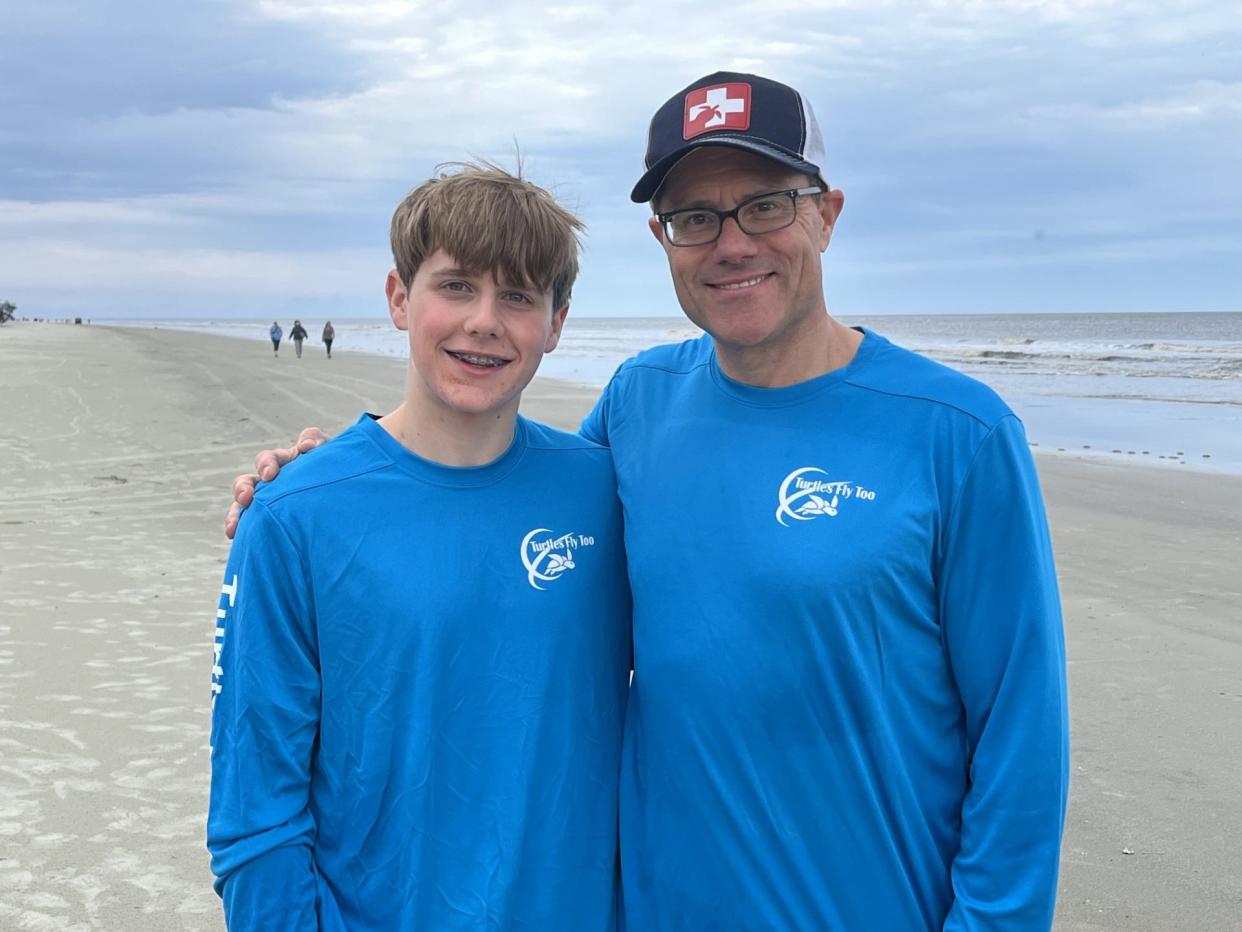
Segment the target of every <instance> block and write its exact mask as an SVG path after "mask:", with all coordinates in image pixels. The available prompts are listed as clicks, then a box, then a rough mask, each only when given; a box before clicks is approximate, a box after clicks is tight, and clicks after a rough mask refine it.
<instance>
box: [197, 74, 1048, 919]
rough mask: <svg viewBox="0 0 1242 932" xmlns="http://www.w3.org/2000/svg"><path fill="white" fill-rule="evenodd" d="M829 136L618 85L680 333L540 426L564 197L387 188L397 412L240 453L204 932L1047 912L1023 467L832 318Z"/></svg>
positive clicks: (1000, 429)
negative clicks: (638, 118) (248, 469)
mask: <svg viewBox="0 0 1242 932" xmlns="http://www.w3.org/2000/svg"><path fill="white" fill-rule="evenodd" d="M826 164H827V163H826V159H825V154H824V147H823V142H822V139H821V135H820V130H819V126H818V124H817V123H816V120H815V116H814V114H813V112H812V110H811V107H810V106H809V104H808V103H807V101H806V100H805V99H804V98H803V96H802V95H801V94H800V93H799V92H798V91H796V90H795V89H793V88H791V87H789V86H787V85H784V84H781V83H778V82H776V81H772V80H769V79H767V78H764V77H760V76H758V75H752V74H740V73H731V72H718V73H715V74H711V75H708V76H706V77H704V78H702V79H700V80H698V81H695V82H694V83H693V84H691V85H689V86H688V87H686V88H684V89H683V90H681V91H679V92H678V93H677V94H675V95H673V96H672V97H671V98H669V100H668V101H667V102H666V103H664V104H663V105H662V106H661V107H660V108H659V109H658V110H657V111H656V113H655V115H654V117H653V118H652V121H651V125H650V131H649V134H648V143H647V154H646V160H645V170H644V172H643V173H642V176H641V178H640V179H639V181H638V183H637V184H636V185H635V187H634V189H633V192H632V194H631V197H632V199H633V200H634V201H635V202H638V203H649V204H650V207H651V210H652V216H651V217H650V219H649V221H648V226H649V229H650V233H651V234H652V236H653V237H654V239H655V240H656V241H657V243H658V244H659V246H660V247H661V248H662V249H663V251H664V254H665V258H666V259H667V262H668V267H669V272H670V274H671V277H672V281H673V287H674V290H675V291H676V294H677V298H678V301H679V302H680V304H681V307H682V309H683V310H684V312H685V313H686V315H687V317H689V319H690V320H691V321H693V322H694V323H695V324H697V325H698V326H699V327H701V328H702V329H703V330H704V331H705V332H706V335H705V336H703V337H701V338H699V339H696V340H690V341H688V342H685V343H680V344H677V345H667V346H658V347H655V348H653V349H650V350H647V351H645V352H642V353H640V354H639V355H637V356H636V357H634V358H633V359H630V360H628V361H627V362H625V363H624V364H623V365H622V366H621V367H620V368H619V369H618V370H617V372H616V374H615V375H614V377H613V378H612V381H611V382H610V383H609V385H608V386H607V388H606V389H605V390H604V392H603V394H602V396H601V397H600V398H599V400H598V402H597V403H596V405H595V407H594V409H593V410H592V411H591V412H590V414H589V415H588V416H587V418H586V420H585V421H584V422H583V424H582V426H581V429H580V430H579V432H578V433H576V434H569V433H565V432H562V431H558V430H554V429H552V428H550V427H547V426H544V425H542V424H539V423H536V422H534V421H532V420H529V419H527V418H525V417H524V416H522V415H520V414H519V413H518V402H519V398H520V396H521V393H522V390H523V389H524V388H525V387H526V385H527V383H528V382H529V381H530V379H531V378H532V377H533V376H534V374H535V372H536V370H537V368H538V366H539V363H540V361H541V359H542V357H543V355H544V354H545V353H548V352H551V351H552V350H554V349H555V348H556V345H557V341H558V339H559V337H560V335H561V330H562V327H563V326H564V323H565V318H566V313H567V311H568V308H569V302H570V294H571V290H572V287H573V284H574V280H575V276H576V275H577V272H578V252H579V242H578V236H579V233H580V231H581V224H580V223H579V221H578V220H577V218H576V217H575V216H574V215H573V214H572V213H570V212H569V211H567V210H566V209H565V208H564V207H563V206H561V205H559V204H558V203H557V202H556V201H555V200H554V198H553V197H552V196H551V195H549V194H548V192H547V191H545V190H543V189H541V188H539V187H537V186H535V185H534V184H532V183H531V182H530V181H528V180H527V179H525V178H522V177H520V173H519V175H515V174H512V173H509V172H507V171H504V170H502V169H501V168H499V167H497V166H494V165H491V164H486V163H484V164H468V165H454V166H451V167H449V168H447V169H443V170H441V172H440V173H438V174H437V175H436V176H435V177H432V178H430V179H428V180H426V181H424V182H423V183H422V184H420V185H419V186H418V187H416V188H415V189H414V190H413V191H412V192H411V193H410V194H409V195H408V196H407V197H406V198H405V199H404V200H403V201H402V202H401V204H400V205H398V207H397V209H396V212H395V213H394V215H393V218H392V224H391V230H390V233H391V243H392V251H393V259H394V264H395V268H394V269H393V270H392V271H390V272H389V273H388V278H387V282H386V293H387V299H388V311H389V314H390V316H391V318H392V321H393V323H394V325H395V326H396V327H397V328H398V329H400V330H403V331H407V332H408V336H409V350H410V366H409V369H408V380H407V384H406V388H405V395H404V400H403V401H402V403H401V404H400V405H399V406H398V407H397V408H396V409H394V410H392V411H390V412H388V413H386V414H384V415H382V416H376V415H372V414H363V415H362V416H360V417H359V418H358V420H357V422H356V423H355V424H354V425H353V426H352V427H350V428H349V429H347V430H346V431H344V432H343V433H342V434H341V435H340V436H338V437H336V438H335V439H333V440H332V441H331V442H327V443H325V442H324V441H325V438H324V436H323V434H322V433H320V432H319V431H318V430H316V429H314V428H310V429H308V430H307V431H304V432H303V435H302V436H301V437H300V438H299V441H298V443H297V444H296V445H295V446H294V447H292V448H290V449H288V450H273V451H265V452H264V453H261V454H260V455H259V456H258V458H257V459H256V473H255V474H251V475H248V476H240V477H238V479H237V480H236V481H235V483H234V496H235V502H234V505H233V507H232V510H231V511H230V513H229V517H228V519H227V521H226V531H227V533H229V534H230V536H232V535H234V534H235V537H234V543H233V547H232V551H231V554H230V557H229V561H228V566H227V568H226V571H225V578H224V584H223V586H222V589H221V598H220V603H219V606H218V611H217V622H216V658H215V665H214V668H213V678H212V740H211V743H212V776H211V798H210V812H209V818H208V830H207V835H208V838H207V842H208V847H209V849H210V851H211V854H212V869H213V871H214V873H215V876H216V890H217V892H218V893H219V894H220V895H221V897H222V898H223V903H224V910H225V915H226V918H227V920H228V922H229V926H230V928H231V929H234V930H244V929H282V930H285V929H330V930H343V929H349V930H358V929H393V930H396V929H433V930H450V929H451V930H456V929H501V930H541V932H552V930H565V932H593V930H614V929H627V930H631V932H662V930H704V932H706V930H799V932H805V930H847V932H848V930H885V932H888V930H901V932H914V930H950V932H962V930H980V929H987V930H1000V929H1012V930H1035V929H1048V928H1049V927H1050V926H1051V923H1052V916H1053V907H1054V901H1055V895H1056V889H1057V875H1058V860H1059V849H1060V841H1061V833H1062V828H1063V823H1064V817H1065V805H1066V796H1067V780H1068V716H1067V705H1066V680H1065V648H1064V639H1063V632H1062V621H1061V613H1060V603H1059V596H1058V591H1057V582H1056V574H1055V568H1054V565H1053V556H1052V549H1051V545H1050V541H1049V533H1048V527H1047V522H1046V519H1045V513H1044V506H1043V502H1042V498H1041V494H1040V489H1039V483H1038V481H1037V477H1036V473H1035V469H1034V464H1033V461H1032V458H1031V455H1030V452H1029V450H1028V445H1027V442H1026V439H1025V436H1024V432H1023V428H1022V425H1021V423H1020V422H1019V421H1018V419H1017V418H1016V417H1015V416H1014V414H1013V412H1012V411H1011V410H1010V409H1009V408H1008V407H1007V406H1006V405H1005V403H1004V402H1003V401H1002V400H1001V399H1000V398H998V397H997V396H996V394H995V393H993V392H992V391H991V390H990V389H989V388H987V387H986V386H984V385H982V384H981V383H979V382H976V381H974V380H972V379H970V378H968V377H966V376H964V375H961V374H959V373H957V372H955V371H953V370H951V369H948V368H946V367H944V366H941V365H939V364H937V363H934V362H932V361H929V360H927V359H925V358H923V357H921V356H918V355H915V354H913V353H911V352H909V351H907V350H904V349H901V348H899V347H897V346H895V345H893V344H892V343H890V342H889V341H888V340H886V339H884V337H882V336H880V335H879V334H877V333H875V332H874V331H872V330H870V329H866V328H851V327H847V326H845V325H843V324H841V323H840V322H838V321H836V320H835V319H834V318H832V317H831V316H830V315H829V314H828V311H827V305H826V301H825V297H824V290H823V280H822V264H821V254H822V253H823V252H824V251H825V250H826V249H827V247H828V245H829V242H830V240H831V238H832V235H833V231H834V228H835V225H836V222H837V219H838V217H839V216H840V215H841V211H842V208H843V206H844V195H843V194H842V192H841V191H840V190H838V189H835V188H833V187H832V186H831V185H830V184H829V183H828V175H827V170H826ZM315 447H321V448H319V449H315V450H314V452H313V453H310V452H309V451H310V450H311V449H312V448H315ZM277 472H279V474H280V475H279V480H278V481H272V480H275V479H276V474H277ZM260 480H262V481H260ZM243 509H244V512H243ZM342 516H347V518H346V519H344V520H343V519H342Z"/></svg>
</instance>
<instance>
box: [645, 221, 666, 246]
mask: <svg viewBox="0 0 1242 932" xmlns="http://www.w3.org/2000/svg"><path fill="white" fill-rule="evenodd" d="M647 227H648V229H650V230H651V235H652V236H654V237H655V238H656V242H658V243H659V244H660V245H661V246H663V245H664V225H663V224H662V223H660V219H659V218H658V217H655V216H651V217H648V218H647Z"/></svg>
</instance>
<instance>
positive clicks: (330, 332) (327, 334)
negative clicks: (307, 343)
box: [323, 321, 336, 359]
mask: <svg viewBox="0 0 1242 932" xmlns="http://www.w3.org/2000/svg"><path fill="white" fill-rule="evenodd" d="M335 339H336V330H334V329H333V327H332V321H328V322H327V323H326V324H324V325H323V345H324V346H326V347H327V348H328V358H329V359H331V358H332V341H333V340H335Z"/></svg>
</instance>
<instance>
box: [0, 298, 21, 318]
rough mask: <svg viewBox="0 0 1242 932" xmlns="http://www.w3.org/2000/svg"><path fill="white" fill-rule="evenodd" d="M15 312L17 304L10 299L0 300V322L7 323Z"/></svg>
mask: <svg viewBox="0 0 1242 932" xmlns="http://www.w3.org/2000/svg"><path fill="white" fill-rule="evenodd" d="M15 313H17V305H16V304H14V303H13V302H12V301H0V324H5V323H8V322H9V321H10V320H12V319H13V315H14V314H15Z"/></svg>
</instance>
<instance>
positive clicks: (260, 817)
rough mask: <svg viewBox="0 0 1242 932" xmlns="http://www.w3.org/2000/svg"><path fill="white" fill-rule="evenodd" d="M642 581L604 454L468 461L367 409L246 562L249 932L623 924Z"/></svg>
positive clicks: (547, 451)
mask: <svg viewBox="0 0 1242 932" xmlns="http://www.w3.org/2000/svg"><path fill="white" fill-rule="evenodd" d="M629 622H630V598H629V592H628V587H627V585H626V581H625V563H624V554H623V551H622V540H621V522H620V506H619V504H618V502H617V499H616V485H615V478H614V474H613V470H612V464H611V459H610V457H609V455H608V451H607V450H604V449H602V448H600V447H598V446H596V445H594V444H590V443H588V442H586V441H584V440H582V439H580V438H578V437H574V436H571V435H569V434H564V433H562V432H560V431H555V430H552V429H551V428H546V427H543V426H541V425H538V424H535V423H533V422H530V421H527V420H525V419H519V421H518V425H517V430H516V433H515V438H514V442H513V444H512V446H511V447H510V448H509V450H508V451H507V452H506V453H505V454H504V455H503V456H501V457H500V459H498V460H496V461H495V462H493V463H491V464H488V465H486V466H481V467H477V468H469V469H455V468H452V467H446V466H442V465H438V464H435V463H431V462H429V461H427V460H424V459H421V458H419V457H417V456H415V455H414V454H412V453H410V452H409V451H408V450H406V449H405V448H404V447H402V446H401V445H400V444H399V443H397V442H396V441H395V440H394V439H393V438H392V437H391V436H389V435H388V434H387V433H386V432H385V431H384V430H383V428H381V427H380V426H379V425H378V424H377V423H376V422H375V421H373V420H372V419H370V418H368V417H364V418H362V419H360V420H359V422H358V424H357V425H355V426H354V427H353V428H351V429H350V430H349V431H347V432H345V433H344V434H342V435H341V436H340V437H339V438H337V439H336V440H334V441H333V442H332V443H331V444H329V445H327V446H326V447H324V448H323V449H322V450H319V451H317V452H316V453H315V454H314V456H309V457H305V458H302V459H299V460H298V461H297V462H295V463H293V464H291V465H290V466H289V467H288V468H287V469H285V470H284V471H283V472H282V474H281V478H280V481H279V482H277V483H274V484H271V485H265V486H262V487H261V488H260V490H259V492H258V495H257V496H256V499H255V504H254V505H253V506H252V507H251V508H250V509H248V511H247V513H246V516H245V517H244V518H243V520H242V522H241V525H240V527H239V530H238V534H237V539H236V541H235V542H234V544H233V549H232V552H231V554H230V557H229V562H228V567H227V569H226V571H225V579H224V585H223V587H222V595H221V599H220V607H219V611H218V613H217V640H216V643H217V650H216V658H217V659H216V665H215V671H214V676H213V685H212V689H213V711H212V745H213V747H212V780H211V806H210V815H209V819H208V847H209V848H210V850H211V854H212V869H213V871H214V872H215V874H216V877H217V882H216V888H217V890H218V891H219V892H220V894H221V896H222V897H223V900H224V908H225V914H226V918H227V920H228V923H229V927H230V928H231V929H234V930H256V929H279V930H282V932H286V930H295V929H324V930H338V929H349V930H351V932H354V930H361V929H392V930H397V929H401V930H404V929H437V930H449V929H484V928H486V929H492V928H496V929H506V930H532V932H534V930H538V932H546V930H565V932H583V930H610V929H612V928H614V926H615V916H616V910H617V896H616V882H617V881H616V878H617V780H618V776H617V774H618V768H619V760H620V749H621V727H622V721H623V715H624V705H625V695H626V686H627V681H628V675H629V668H630V638H629V634H630V629H629Z"/></svg>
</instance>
